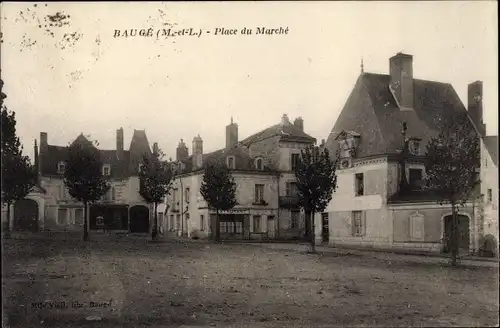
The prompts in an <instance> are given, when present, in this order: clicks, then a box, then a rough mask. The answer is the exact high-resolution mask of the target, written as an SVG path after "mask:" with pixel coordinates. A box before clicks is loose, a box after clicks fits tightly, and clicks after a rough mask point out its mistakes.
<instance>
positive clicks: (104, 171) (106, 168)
mask: <svg viewBox="0 0 500 328" xmlns="http://www.w3.org/2000/svg"><path fill="white" fill-rule="evenodd" d="M102 175H104V176H105V177H109V176H110V175H111V165H109V164H104V165H103V166H102Z"/></svg>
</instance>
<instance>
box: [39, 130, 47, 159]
mask: <svg viewBox="0 0 500 328" xmlns="http://www.w3.org/2000/svg"><path fill="white" fill-rule="evenodd" d="M48 146H49V143H48V136H47V132H40V154H41V153H45V152H46V151H47V147H48Z"/></svg>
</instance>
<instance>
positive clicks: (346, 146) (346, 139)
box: [337, 132, 359, 158]
mask: <svg viewBox="0 0 500 328" xmlns="http://www.w3.org/2000/svg"><path fill="white" fill-rule="evenodd" d="M337 141H338V143H339V147H340V157H341V158H352V157H355V156H356V151H357V148H358V144H359V135H358V134H357V133H355V132H343V133H341V134H340V135H339V137H338V139H337Z"/></svg>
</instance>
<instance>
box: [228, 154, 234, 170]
mask: <svg viewBox="0 0 500 328" xmlns="http://www.w3.org/2000/svg"><path fill="white" fill-rule="evenodd" d="M227 167H228V168H230V169H234V156H229V157H228V158H227Z"/></svg>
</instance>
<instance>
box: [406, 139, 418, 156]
mask: <svg viewBox="0 0 500 328" xmlns="http://www.w3.org/2000/svg"><path fill="white" fill-rule="evenodd" d="M408 150H409V151H410V153H411V154H413V155H420V139H418V138H411V139H410V141H409V143H408Z"/></svg>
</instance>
